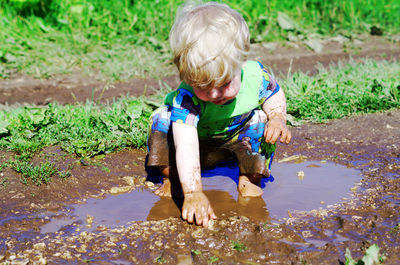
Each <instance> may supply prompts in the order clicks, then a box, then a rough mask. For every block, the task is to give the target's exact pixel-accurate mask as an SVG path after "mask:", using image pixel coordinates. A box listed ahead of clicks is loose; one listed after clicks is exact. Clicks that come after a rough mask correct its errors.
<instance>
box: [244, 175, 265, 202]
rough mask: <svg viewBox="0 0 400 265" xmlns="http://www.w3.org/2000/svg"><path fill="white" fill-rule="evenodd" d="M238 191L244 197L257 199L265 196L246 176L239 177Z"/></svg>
mask: <svg viewBox="0 0 400 265" xmlns="http://www.w3.org/2000/svg"><path fill="white" fill-rule="evenodd" d="M238 191H239V193H240V195H242V196H243V197H257V196H261V195H262V194H263V190H262V189H261V188H260V187H259V186H257V185H255V184H253V183H251V182H250V180H249V178H248V177H246V176H239V185H238Z"/></svg>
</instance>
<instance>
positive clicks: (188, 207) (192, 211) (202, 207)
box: [182, 191, 217, 227]
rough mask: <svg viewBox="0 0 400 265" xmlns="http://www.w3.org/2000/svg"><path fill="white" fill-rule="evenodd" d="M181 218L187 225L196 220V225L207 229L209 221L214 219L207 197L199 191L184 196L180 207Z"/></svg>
mask: <svg viewBox="0 0 400 265" xmlns="http://www.w3.org/2000/svg"><path fill="white" fill-rule="evenodd" d="M182 218H183V219H184V220H186V221H188V222H189V223H193V221H194V220H196V224H197V225H202V226H203V227H208V221H209V220H210V219H216V218H217V216H216V215H215V214H214V211H213V209H212V208H211V205H210V202H209V201H208V199H207V196H206V195H205V194H204V193H203V192H201V191H199V192H192V193H188V194H185V199H184V201H183V206H182Z"/></svg>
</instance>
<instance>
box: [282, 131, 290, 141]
mask: <svg viewBox="0 0 400 265" xmlns="http://www.w3.org/2000/svg"><path fill="white" fill-rule="evenodd" d="M289 133H290V132H289V130H283V131H282V135H281V143H288V142H287V141H288V137H289Z"/></svg>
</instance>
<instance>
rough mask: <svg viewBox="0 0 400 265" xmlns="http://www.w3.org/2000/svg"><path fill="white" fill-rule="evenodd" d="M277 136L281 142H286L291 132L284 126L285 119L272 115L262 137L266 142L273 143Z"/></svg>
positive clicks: (289, 138)
mask: <svg viewBox="0 0 400 265" xmlns="http://www.w3.org/2000/svg"><path fill="white" fill-rule="evenodd" d="M279 136H280V137H281V140H280V141H281V143H285V144H288V143H290V140H291V138H292V133H291V132H290V130H289V129H288V127H287V126H286V120H285V119H284V118H282V117H280V116H272V117H271V118H270V120H269V121H268V123H267V126H266V128H265V129H264V137H265V141H266V142H267V143H271V144H274V143H275V142H276V141H277V140H278V138H279Z"/></svg>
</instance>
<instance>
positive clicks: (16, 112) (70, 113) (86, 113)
mask: <svg viewBox="0 0 400 265" xmlns="http://www.w3.org/2000/svg"><path fill="white" fill-rule="evenodd" d="M151 104H152V103H145V100H143V99H135V98H125V99H122V100H119V101H115V102H113V103H112V104H109V105H100V104H95V103H93V102H87V103H85V104H79V105H67V106H60V105H57V104H49V105H48V106H46V107H19V108H16V109H12V110H11V109H10V110H8V109H7V110H2V111H0V120H1V121H2V123H1V124H0V132H1V133H0V137H1V138H0V149H2V150H7V151H12V152H14V154H15V157H14V158H13V159H11V160H10V161H8V162H7V163H4V164H3V165H1V168H0V169H3V168H4V167H6V166H8V167H10V168H12V169H14V170H15V171H17V172H19V173H21V176H22V182H23V183H25V184H28V181H27V180H28V179H31V181H32V183H34V184H35V185H41V184H47V183H48V182H49V181H50V178H51V177H52V176H54V175H58V176H59V177H61V178H64V177H67V176H68V175H69V170H64V171H63V170H58V169H57V168H56V167H55V166H54V165H53V164H51V163H49V162H44V163H41V164H39V165H34V164H32V163H31V162H29V161H30V159H31V158H32V156H33V154H35V153H37V152H39V151H41V150H42V149H43V148H44V147H46V146H51V145H60V146H61V148H62V149H63V150H64V151H66V152H67V153H70V154H75V155H76V156H77V157H79V158H81V161H83V163H87V164H96V162H94V161H89V162H85V160H89V158H91V157H95V156H97V155H101V154H105V153H109V152H111V151H114V150H117V149H121V148H124V147H127V146H132V147H137V148H140V147H142V146H143V145H144V144H145V142H146V136H147V131H146V129H147V123H148V119H149V116H150V114H151V112H152V110H153V105H151ZM103 170H108V169H107V168H104V167H103ZM0 171H1V170H0Z"/></svg>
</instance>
